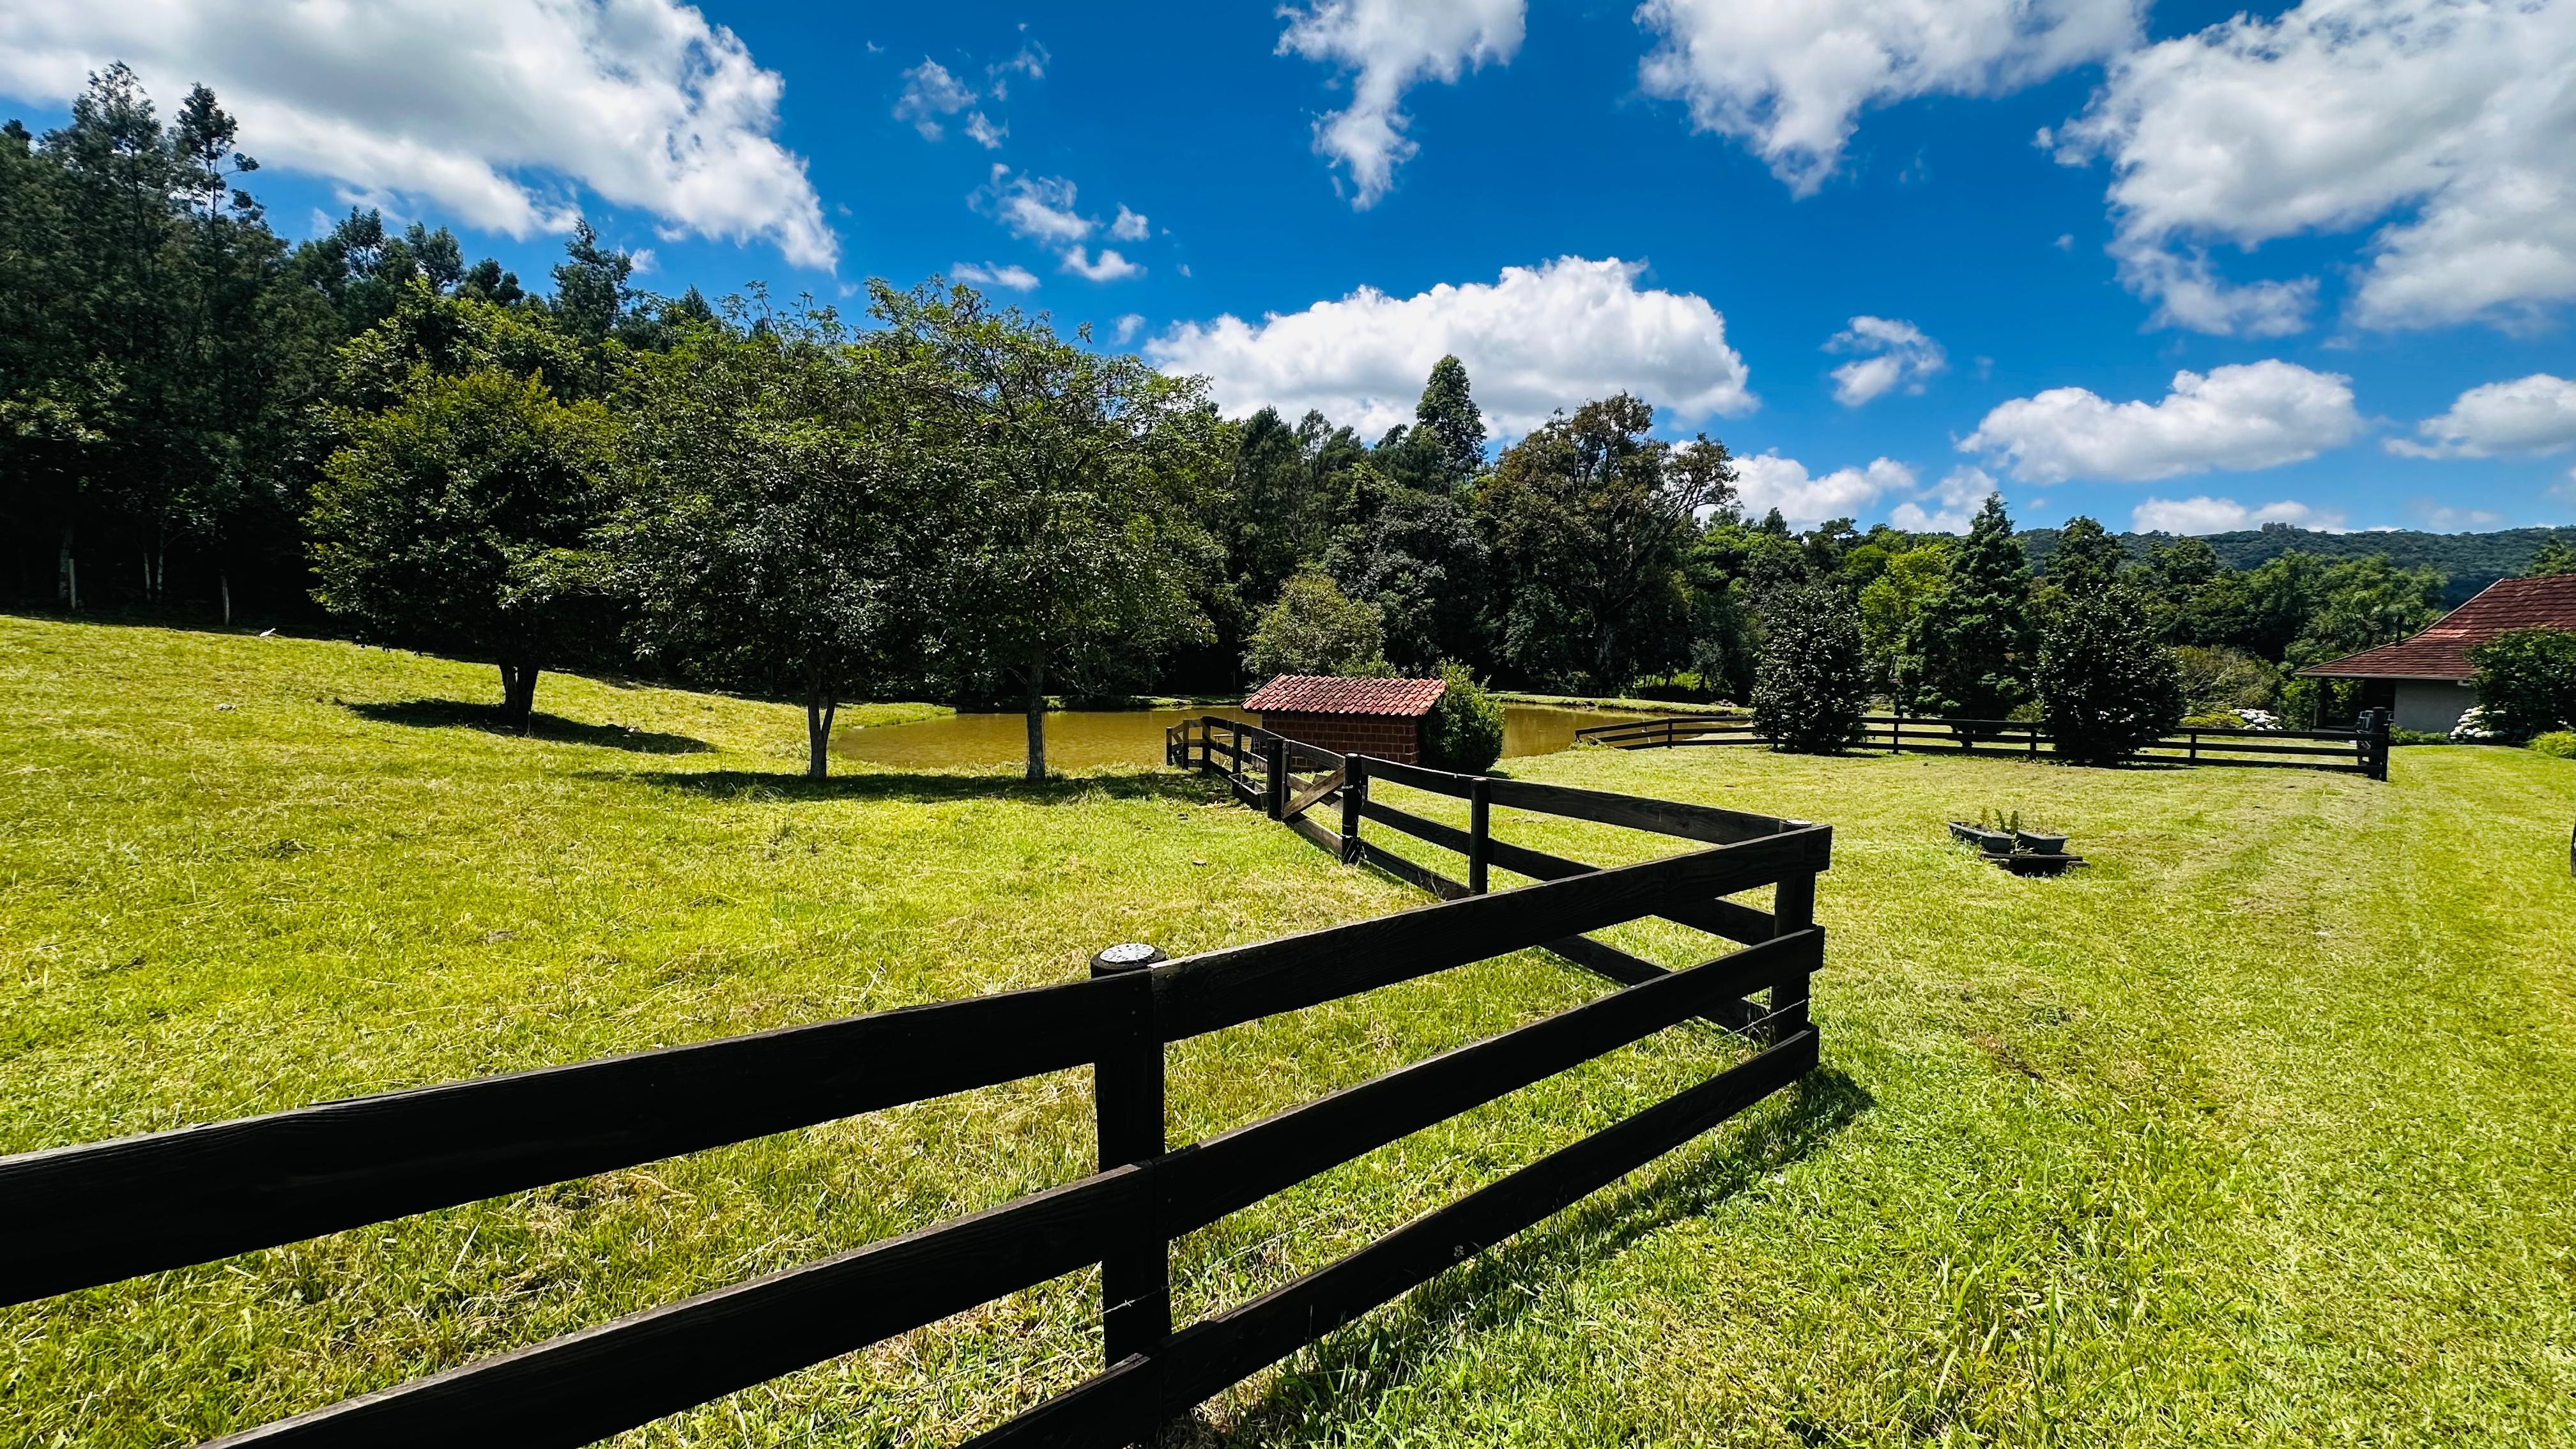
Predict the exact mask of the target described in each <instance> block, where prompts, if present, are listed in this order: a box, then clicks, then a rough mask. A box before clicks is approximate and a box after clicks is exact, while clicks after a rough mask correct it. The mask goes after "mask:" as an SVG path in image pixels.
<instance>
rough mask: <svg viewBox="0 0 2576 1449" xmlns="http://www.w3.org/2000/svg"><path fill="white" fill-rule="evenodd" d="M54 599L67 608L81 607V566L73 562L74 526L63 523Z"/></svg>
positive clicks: (55, 571)
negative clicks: (61, 545)
mask: <svg viewBox="0 0 2576 1449" xmlns="http://www.w3.org/2000/svg"><path fill="white" fill-rule="evenodd" d="M56 560H57V567H56V568H55V570H54V600H55V602H57V603H59V604H61V605H62V606H63V607H64V608H66V609H75V610H76V609H78V608H79V607H80V568H79V566H78V565H76V564H74V563H73V562H72V526H71V525H70V524H68V523H66V524H64V525H63V547H62V552H61V553H60V554H58V555H56Z"/></svg>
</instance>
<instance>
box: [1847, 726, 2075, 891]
mask: <svg viewBox="0 0 2576 1449" xmlns="http://www.w3.org/2000/svg"><path fill="white" fill-rule="evenodd" d="M2030 758H2032V759H2034V760H2036V759H2038V758H2039V721H2037V720H2032V721H2031V722H2030ZM1809 884H1811V885H1812V884H1814V882H1812V881H1811V882H1809Z"/></svg>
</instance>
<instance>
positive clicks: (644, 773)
mask: <svg viewBox="0 0 2576 1449" xmlns="http://www.w3.org/2000/svg"><path fill="white" fill-rule="evenodd" d="M589 778H592V779H601V780H619V781H627V782H631V783H635V784H643V785H655V786H659V787H661V788H662V789H666V790H684V791H687V792H689V793H691V794H695V795H704V796H707V797H709V798H711V799H718V800H906V801H937V800H1020V801H1026V802H1028V803H1030V804H1033V805H1061V804H1064V803H1067V802H1069V801H1073V800H1077V799H1083V798H1087V797H1092V796H1099V795H1106V796H1108V797H1110V798H1111V799H1113V800H1176V801H1179V802H1181V803H1183V804H1189V805H1203V804H1207V803H1209V802H1211V801H1215V800H1221V799H1224V798H1225V794H1226V791H1225V785H1224V783H1223V782H1222V781H1218V780H1212V779H1208V778H1206V777H1204V776H1200V775H1185V774H1182V773H1180V772H1178V771H1175V770H1136V771H1122V772H1118V773H1106V772H1104V773H1101V774H1096V775H1050V776H1048V777H1047V778H1046V779H1045V780H1044V781H1040V782H1035V783H1032V782H1031V781H1028V780H1024V779H1022V778H1020V777H1019V776H1018V775H1016V774H1011V775H1005V774H1000V773H994V774H986V775H975V774H964V773H956V774H950V773H937V772H922V773H911V772H906V771H899V770H881V771H880V770H871V771H868V772H866V773H864V774H851V775H833V776H829V777H826V778H824V779H820V780H809V779H807V778H806V777H805V776H803V775H801V774H787V773H784V772H781V773H776V774H772V773H769V772H767V771H762V770H630V771H605V770H603V771H593V772H591V774H590V776H589Z"/></svg>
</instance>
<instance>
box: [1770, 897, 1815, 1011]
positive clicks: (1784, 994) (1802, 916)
mask: <svg viewBox="0 0 2576 1449" xmlns="http://www.w3.org/2000/svg"><path fill="white" fill-rule="evenodd" d="M1771 920H1772V926H1771V934H1772V936H1773V938H1775V939H1776V938H1778V937H1781V936H1787V935H1793V934H1795V933H1797V932H1799V931H1803V930H1805V929H1807V928H1808V927H1809V926H1812V925H1814V924H1815V923H1816V873H1815V872H1814V871H1812V870H1810V871H1802V872H1800V873H1798V874H1796V875H1789V876H1783V877H1782V878H1781V880H1780V883H1779V884H1778V885H1776V886H1773V887H1772V888H1771ZM1808 992H1809V978H1808V977H1807V976H1805V975H1803V974H1801V975H1797V976H1785V977H1782V978H1781V979H1780V980H1779V981H1777V982H1775V983H1773V985H1772V987H1771V1024H1770V1037H1769V1039H1770V1040H1772V1041H1783V1040H1786V1039H1787V1038H1789V1037H1793V1036H1796V1035H1797V1034H1798V1033H1800V1032H1802V1031H1805V1030H1806V1029H1807V1000H1808Z"/></svg>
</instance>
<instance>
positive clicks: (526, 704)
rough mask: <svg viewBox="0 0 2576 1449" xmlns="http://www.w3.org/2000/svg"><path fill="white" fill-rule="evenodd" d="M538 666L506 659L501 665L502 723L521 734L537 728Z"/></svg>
mask: <svg viewBox="0 0 2576 1449" xmlns="http://www.w3.org/2000/svg"><path fill="white" fill-rule="evenodd" d="M536 708H537V666H535V665H533V664H517V663H510V662H508V661H504V662H503V663H502V665H501V723H502V724H503V725H504V726H506V727H508V728H510V729H515V730H517V731H518V732H519V733H520V734H523V735H525V734H533V733H535V730H536V718H535V716H536Z"/></svg>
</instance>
